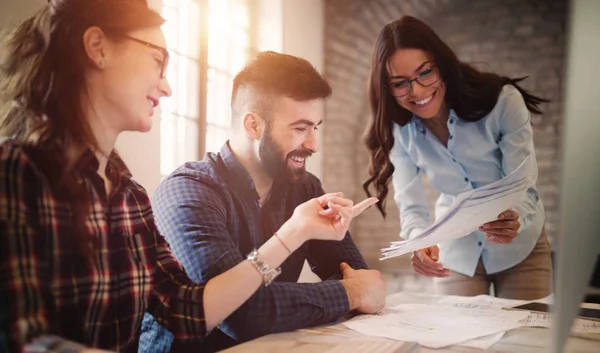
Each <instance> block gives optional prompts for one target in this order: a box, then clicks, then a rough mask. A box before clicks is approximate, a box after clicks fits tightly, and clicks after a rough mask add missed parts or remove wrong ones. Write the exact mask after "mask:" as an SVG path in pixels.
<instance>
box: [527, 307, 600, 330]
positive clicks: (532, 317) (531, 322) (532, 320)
mask: <svg viewBox="0 0 600 353" xmlns="http://www.w3.org/2000/svg"><path fill="white" fill-rule="evenodd" d="M522 324H523V326H529V327H547V328H550V326H551V325H552V315H551V314H546V313H537V312H531V313H530V314H529V316H528V317H527V319H525V320H523V321H522ZM571 331H572V332H574V333H600V321H594V320H585V319H575V321H574V322H573V326H572V327H571Z"/></svg>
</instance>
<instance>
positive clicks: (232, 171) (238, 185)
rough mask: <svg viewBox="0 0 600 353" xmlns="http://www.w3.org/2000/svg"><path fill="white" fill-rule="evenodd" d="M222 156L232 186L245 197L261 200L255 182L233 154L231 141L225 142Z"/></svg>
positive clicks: (221, 152)
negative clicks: (230, 145)
mask: <svg viewBox="0 0 600 353" xmlns="http://www.w3.org/2000/svg"><path fill="white" fill-rule="evenodd" d="M220 155H221V158H222V159H223V164H225V168H227V170H228V171H229V175H231V177H232V178H231V180H230V186H231V187H233V188H235V189H237V190H238V191H240V192H241V193H242V194H244V195H248V196H250V197H252V198H253V199H255V200H257V201H258V200H260V196H259V195H258V192H256V186H255V185H254V181H253V180H252V178H251V177H250V174H249V173H248V171H247V170H246V168H244V166H242V164H241V163H240V162H239V161H238V160H237V159H236V158H235V156H234V155H233V152H232V151H231V148H230V147H229V141H227V142H225V144H224V145H223V147H221V151H220Z"/></svg>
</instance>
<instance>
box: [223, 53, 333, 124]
mask: <svg viewBox="0 0 600 353" xmlns="http://www.w3.org/2000/svg"><path fill="white" fill-rule="evenodd" d="M330 95H331V86H329V83H327V81H326V80H325V78H324V77H323V76H322V75H321V74H319V72H317V70H316V69H315V68H314V67H313V66H312V65H311V64H310V63H309V62H308V61H307V60H304V59H301V58H298V57H295V56H292V55H287V54H280V53H276V52H273V51H266V52H261V53H258V54H257V55H256V57H255V58H254V59H253V60H251V61H249V62H248V63H247V64H246V66H245V67H244V69H243V70H242V71H240V72H239V73H238V74H237V75H236V76H235V78H234V79H233V90H232V93H231V111H232V120H233V121H235V120H236V119H238V118H239V117H241V116H243V114H245V113H246V112H247V111H249V110H251V111H254V112H256V113H257V114H259V115H261V117H263V119H269V118H270V117H271V114H272V112H273V108H274V106H275V104H276V103H277V99H278V98H281V97H288V98H291V99H293V100H295V101H299V102H304V101H310V100H316V99H325V98H327V97H329V96H330Z"/></svg>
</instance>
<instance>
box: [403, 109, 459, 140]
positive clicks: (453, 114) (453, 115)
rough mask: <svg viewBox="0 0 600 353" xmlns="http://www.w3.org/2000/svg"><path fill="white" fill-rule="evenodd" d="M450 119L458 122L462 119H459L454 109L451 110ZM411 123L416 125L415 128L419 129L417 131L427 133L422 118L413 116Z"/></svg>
mask: <svg viewBox="0 0 600 353" xmlns="http://www.w3.org/2000/svg"><path fill="white" fill-rule="evenodd" d="M448 119H454V120H458V119H460V118H459V117H458V115H456V112H455V111H454V109H450V114H449V115H448ZM411 122H412V123H413V124H414V125H415V127H416V128H417V130H418V131H419V132H421V133H422V134H426V133H427V129H426V128H425V124H423V119H422V118H421V117H419V116H418V115H416V114H413V116H412V118H411Z"/></svg>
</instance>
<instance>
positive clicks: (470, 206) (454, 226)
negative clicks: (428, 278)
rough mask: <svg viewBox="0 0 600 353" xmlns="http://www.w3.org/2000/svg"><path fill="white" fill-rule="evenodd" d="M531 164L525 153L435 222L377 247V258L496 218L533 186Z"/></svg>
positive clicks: (422, 245)
mask: <svg viewBox="0 0 600 353" xmlns="http://www.w3.org/2000/svg"><path fill="white" fill-rule="evenodd" d="M534 171H535V165H534V163H533V159H532V157H531V155H529V156H528V157H527V158H526V159H525V160H524V161H523V162H522V163H521V165H519V167H517V169H515V170H514V171H513V172H512V173H510V174H509V175H507V176H506V177H504V178H502V179H500V180H498V181H496V182H493V183H490V184H488V185H486V186H483V187H481V188H477V189H474V190H470V191H467V192H465V193H462V194H460V195H458V196H457V197H456V201H455V202H454V203H453V204H452V206H450V207H449V208H448V210H446V212H444V214H442V215H440V216H439V217H436V222H435V223H434V224H433V225H431V226H430V227H429V228H427V229H426V230H425V231H423V232H422V233H421V234H418V235H416V236H414V237H411V239H406V240H400V241H394V242H392V243H391V244H390V246H389V247H387V248H384V249H381V252H382V257H381V259H380V260H386V259H390V258H393V257H396V256H401V255H404V254H406V253H409V252H412V251H415V250H419V249H423V248H427V247H430V246H433V245H436V244H439V243H441V242H443V241H448V240H453V239H458V238H461V237H464V236H466V235H469V234H471V233H472V232H473V231H475V230H477V229H478V228H479V227H480V226H481V225H482V224H484V223H487V222H490V221H493V220H496V219H498V215H499V214H501V213H502V212H504V211H506V210H509V209H512V208H514V207H515V205H516V204H517V203H518V202H519V200H521V198H522V197H523V196H524V195H525V193H526V192H527V189H528V188H529V187H531V186H532V185H533V172H534Z"/></svg>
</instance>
